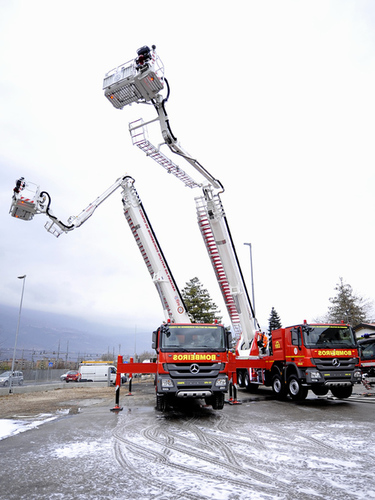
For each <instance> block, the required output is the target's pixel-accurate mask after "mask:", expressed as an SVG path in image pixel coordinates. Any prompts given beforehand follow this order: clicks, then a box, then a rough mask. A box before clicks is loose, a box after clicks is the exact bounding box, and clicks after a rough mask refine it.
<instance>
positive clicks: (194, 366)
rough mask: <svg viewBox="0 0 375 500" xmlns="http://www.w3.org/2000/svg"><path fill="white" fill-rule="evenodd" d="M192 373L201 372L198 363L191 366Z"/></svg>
mask: <svg viewBox="0 0 375 500" xmlns="http://www.w3.org/2000/svg"><path fill="white" fill-rule="evenodd" d="M190 372H191V373H198V372H199V366H198V365H197V364H196V363H193V364H192V365H190Z"/></svg>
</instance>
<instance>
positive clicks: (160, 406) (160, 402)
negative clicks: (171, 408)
mask: <svg viewBox="0 0 375 500" xmlns="http://www.w3.org/2000/svg"><path fill="white" fill-rule="evenodd" d="M156 409H157V411H161V412H165V410H166V409H167V404H166V400H165V396H163V395H162V394H156Z"/></svg>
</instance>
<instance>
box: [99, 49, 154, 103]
mask: <svg viewBox="0 0 375 500" xmlns="http://www.w3.org/2000/svg"><path fill="white" fill-rule="evenodd" d="M155 49H156V46H155V45H152V49H150V48H149V47H147V45H145V46H144V47H141V48H140V49H138V50H137V56H138V57H136V59H133V60H131V61H129V62H127V63H124V64H121V65H120V66H118V67H117V68H114V69H112V70H111V71H108V73H107V74H106V75H105V77H104V81H103V90H104V95H105V96H106V98H107V99H108V100H109V101H110V102H111V103H112V104H113V106H114V107H115V108H117V109H122V108H123V107H124V106H126V105H127V104H131V103H133V102H136V103H142V102H147V101H151V100H152V99H154V98H155V97H156V96H157V94H158V93H159V92H160V90H162V89H163V88H164V66H163V63H162V62H161V60H160V58H159V56H158V55H157V54H156V52H155Z"/></svg>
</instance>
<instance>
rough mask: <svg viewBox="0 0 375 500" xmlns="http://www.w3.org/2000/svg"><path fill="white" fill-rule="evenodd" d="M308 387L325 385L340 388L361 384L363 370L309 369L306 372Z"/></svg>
mask: <svg viewBox="0 0 375 500" xmlns="http://www.w3.org/2000/svg"><path fill="white" fill-rule="evenodd" d="M305 378H306V383H307V384H308V385H325V386H327V387H335V386H336V387H340V386H348V385H353V384H359V383H361V370H360V369H357V368H356V369H355V370H318V369H316V368H308V369H307V370H306V371H305Z"/></svg>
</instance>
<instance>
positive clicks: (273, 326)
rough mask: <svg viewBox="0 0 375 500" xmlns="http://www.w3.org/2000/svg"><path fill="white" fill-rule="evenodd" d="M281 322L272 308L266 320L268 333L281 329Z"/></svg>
mask: <svg viewBox="0 0 375 500" xmlns="http://www.w3.org/2000/svg"><path fill="white" fill-rule="evenodd" d="M281 327H282V325H281V320H280V317H279V315H278V314H277V311H276V309H275V308H274V307H273V308H272V309H271V314H270V317H269V319H268V332H269V333H271V332H272V330H277V329H278V328H281Z"/></svg>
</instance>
